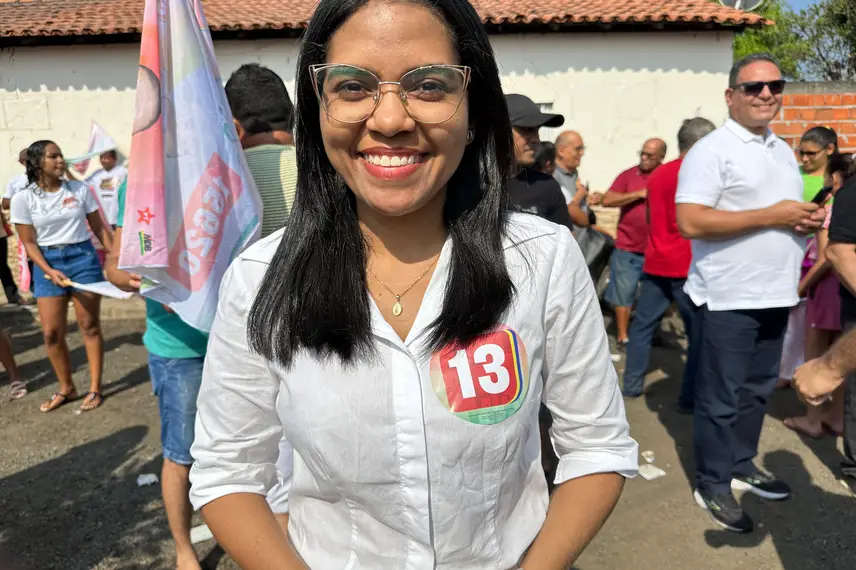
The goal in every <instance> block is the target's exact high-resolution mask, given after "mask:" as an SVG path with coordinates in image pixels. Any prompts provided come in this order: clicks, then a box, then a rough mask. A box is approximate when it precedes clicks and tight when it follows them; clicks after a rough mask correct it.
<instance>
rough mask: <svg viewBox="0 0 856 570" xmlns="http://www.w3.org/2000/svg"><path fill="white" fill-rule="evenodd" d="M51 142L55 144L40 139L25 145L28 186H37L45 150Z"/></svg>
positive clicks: (40, 176)
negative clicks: (27, 145)
mask: <svg viewBox="0 0 856 570" xmlns="http://www.w3.org/2000/svg"><path fill="white" fill-rule="evenodd" d="M51 144H53V145H56V143H55V142H53V141H47V140H42V141H36V142H34V143H33V144H31V145H30V146H29V147H27V167H26V168H27V184H29V185H30V187H33V188H38V187H39V182H40V181H41V179H42V164H43V163H44V161H45V150H46V149H47V148H48V145H51ZM57 147H59V145H57Z"/></svg>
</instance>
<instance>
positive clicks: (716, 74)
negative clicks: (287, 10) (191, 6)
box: [0, 32, 732, 189]
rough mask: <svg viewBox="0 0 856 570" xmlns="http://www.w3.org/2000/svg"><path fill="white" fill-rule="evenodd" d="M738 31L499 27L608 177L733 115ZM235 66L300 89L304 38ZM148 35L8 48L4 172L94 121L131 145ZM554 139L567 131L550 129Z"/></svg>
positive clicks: (0, 111) (505, 47)
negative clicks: (706, 123)
mask: <svg viewBox="0 0 856 570" xmlns="http://www.w3.org/2000/svg"><path fill="white" fill-rule="evenodd" d="M731 41H732V36H731V33H728V32H703V33H670V32H650V33H649V32H638V33H604V34H589V33H586V34H582V33H580V34H575V33H565V34H550V35H517V36H494V38H493V43H494V47H495V49H496V53H497V56H498V59H499V62H500V66H501V72H502V79H503V85H504V88H505V89H506V90H507V91H509V92H512V91H516V92H520V93H524V94H526V95H529V96H530V97H532V98H533V99H534V100H535V101H536V102H538V103H542V104H545V105H546V106H548V107H552V110H553V111H554V112H557V113H563V114H564V115H565V116H566V118H567V122H566V127H568V128H574V129H577V130H579V131H581V132H582V134H583V136H584V137H585V139H586V145H587V149H588V150H587V156H586V158H585V160H584V163H583V168H582V171H583V179H584V180H588V181H590V182H591V184H592V187H593V188H596V189H600V188H605V187H606V186H607V185H608V184H609V183H610V182H611V181H612V179H613V178H614V176H615V175H616V174H617V173H618V172H619V171H620V170H622V169H624V168H627V167H629V166H630V165H632V164H634V163H635V162H636V160H637V156H636V152H637V151H638V150H639V148H640V147H641V144H642V141H643V139H645V138H647V137H651V136H660V137H663V138H665V139H666V140H667V141H668V142H669V143H670V145H671V147H672V148H671V152H670V155H674V154H675V150H674V147H675V143H674V139H675V134H676V132H677V129H678V126H679V124H680V122H681V120H683V119H685V118H688V117H692V116H695V115H702V116H705V117H708V118H709V119H711V120H713V121H715V122H717V123H718V122H720V121H722V120H723V119H724V118H725V113H726V109H725V105H724V103H723V96H722V91H723V90H724V88H725V85H726V82H727V80H726V77H727V73H728V68H729V66H730V64H731V53H732V52H731ZM215 49H216V52H217V59H218V62H219V64H220V68H221V72H222V74H223V76H224V77H228V75H229V74H230V73H231V72H232V71H233V70H234V69H235V68H237V67H238V66H240V65H241V64H242V63H246V62H251V61H255V62H259V63H262V64H264V65H267V66H269V67H271V68H273V69H274V70H275V71H277V72H278V73H279V74H280V75H282V77H283V79H284V80H285V81H286V84H287V85H288V87H289V90H290V91H291V92H292V93H293V85H294V81H293V78H294V73H295V65H296V60H297V51H298V45H297V42H296V41H295V40H285V39H281V40H229V41H219V42H216V44H215ZM138 50H139V47H138V46H137V45H103V46H63V47H30V48H15V49H6V50H2V51H0V180H2V181H5V180H8V179H9V178H10V177H11V176H13V175H15V174H17V173H18V171H19V167H18V165H17V164H16V163H15V162H14V158H15V156H16V155H17V152H18V151H19V150H20V149H21V148H23V147H25V146H27V145H29V144H30V143H31V142H32V141H34V140H37V139H39V138H51V139H54V140H56V141H57V142H58V143H59V144H60V146H61V147H62V148H63V150H64V152H65V153H66V155H68V156H73V155H76V154H81V153H83V152H84V151H85V150H86V145H87V142H88V139H89V131H90V125H91V123H92V121H93V120H96V121H98V123H99V124H100V125H101V126H102V127H104V128H105V130H106V131H107V132H108V133H110V134H111V135H112V136H113V137H114V138H115V139H116V140H117V142H118V143H119V145H120V151H122V152H124V153H127V152H128V151H129V144H130V128H131V120H132V118H133V114H134V88H135V81H136V65H137V60H138ZM543 134H544V138H552V137H554V136H555V134H557V133H555V132H552V133H551V132H545V133H543Z"/></svg>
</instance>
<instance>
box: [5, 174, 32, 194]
mask: <svg viewBox="0 0 856 570" xmlns="http://www.w3.org/2000/svg"><path fill="white" fill-rule="evenodd" d="M29 184H30V182H29V180H27V175H26V174H19V175H18V176H16V177H15V178H13V179H12V180H10V181H9V183H8V184H7V185H6V194H5V195H4V196H3V197H4V198H6V199H8V200H11V199H12V197H13V196H14V195H15V194H17V193H18V192H20V191H21V190H24V189H25V188H26V187H27V186H28V185H29Z"/></svg>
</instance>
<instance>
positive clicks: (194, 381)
mask: <svg viewBox="0 0 856 570" xmlns="http://www.w3.org/2000/svg"><path fill="white" fill-rule="evenodd" d="M204 363H205V359H204V358H161V357H160V356H156V355H154V354H151V353H149V373H150V374H151V377H152V387H153V388H154V391H155V395H156V396H157V397H158V409H159V410H160V420H161V445H162V446H163V456H164V458H165V459H169V460H170V461H172V462H173V463H178V464H179V465H191V464H192V463H193V457H191V455H190V446H191V445H193V436H194V428H195V424H196V397H197V396H198V395H199V387H200V386H201V385H202V365H203V364H204Z"/></svg>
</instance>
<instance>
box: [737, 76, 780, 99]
mask: <svg viewBox="0 0 856 570" xmlns="http://www.w3.org/2000/svg"><path fill="white" fill-rule="evenodd" d="M786 84H787V81H785V80H784V79H776V80H775V81H747V82H746V83H740V84H739V85H737V89H740V90H741V91H742V92H743V93H745V94H746V95H751V96H753V97H757V96H758V95H760V94H761V93H763V92H764V87H769V88H770V93H772V94H773V95H781V94H782V93H783V92H784V91H785V85H786Z"/></svg>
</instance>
